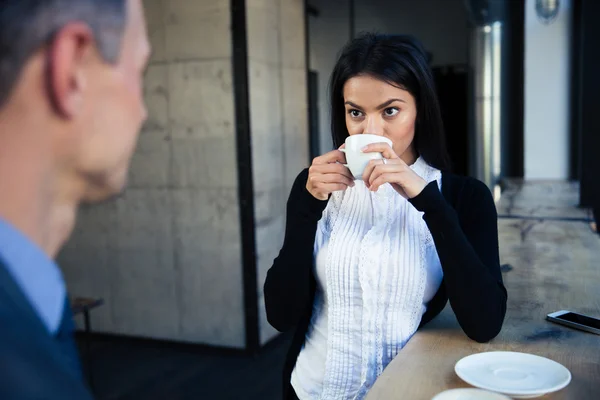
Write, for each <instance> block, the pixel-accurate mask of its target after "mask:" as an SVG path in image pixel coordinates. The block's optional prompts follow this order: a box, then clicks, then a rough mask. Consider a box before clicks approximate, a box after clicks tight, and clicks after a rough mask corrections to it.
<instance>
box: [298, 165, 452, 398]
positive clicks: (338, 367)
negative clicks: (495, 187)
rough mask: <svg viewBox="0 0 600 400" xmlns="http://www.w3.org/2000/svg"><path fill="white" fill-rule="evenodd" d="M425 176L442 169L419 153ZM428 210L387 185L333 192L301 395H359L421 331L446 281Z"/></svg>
mask: <svg viewBox="0 0 600 400" xmlns="http://www.w3.org/2000/svg"><path fill="white" fill-rule="evenodd" d="M411 168H412V169H413V170H414V171H415V172H416V173H417V174H419V175H420V176H421V177H422V178H424V179H425V180H426V181H427V182H432V181H437V182H438V186H439V187H440V188H441V172H440V171H439V170H437V169H435V168H433V167H431V166H429V165H428V164H427V163H426V162H425V161H424V160H423V159H422V158H419V159H417V161H416V162H415V163H414V164H413V165H412V166H411ZM422 216H423V213H422V212H419V211H417V209H416V208H414V207H413V206H412V205H411V204H410V203H409V202H408V201H407V200H406V199H404V198H403V197H402V196H400V195H399V194H398V193H397V192H396V191H395V190H394V189H393V188H392V187H391V186H390V185H389V184H385V185H383V186H381V187H380V188H379V190H378V191H377V192H370V191H369V190H368V189H367V188H366V186H365V184H364V182H362V181H356V185H355V186H354V187H352V188H348V189H347V190H346V191H343V192H335V193H334V194H333V195H332V196H331V198H330V200H329V203H328V204H327V207H326V209H325V211H324V212H323V216H322V218H321V220H320V221H319V223H318V227H317V234H316V240H315V247H314V254H315V269H316V271H315V272H316V274H315V276H316V279H317V291H316V295H315V301H314V305H313V313H312V318H311V322H310V326H309V328H308V331H307V333H306V340H305V344H304V347H303V348H302V350H301V351H300V354H299V355H298V359H297V361H296V366H295V368H294V370H293V372H292V378H291V383H292V386H293V388H294V390H295V392H296V394H297V395H298V397H299V398H300V399H301V400H308V399H310V400H312V399H332V400H333V399H335V400H339V399H362V398H364V397H365V395H366V393H367V391H368V390H369V389H370V388H371V386H372V385H373V383H374V382H375V380H376V379H377V377H378V376H379V375H381V373H382V372H383V370H384V368H385V367H386V366H387V365H388V364H389V362H390V361H391V360H392V359H393V358H394V357H395V356H396V354H398V352H399V351H400V349H402V348H403V347H404V345H405V344H406V343H407V342H408V340H409V339H410V338H411V337H412V335H413V334H414V333H415V332H416V330H417V328H418V326H419V323H420V321H421V317H422V316H423V314H424V313H425V311H426V308H427V303H428V302H429V301H430V300H431V299H432V298H433V296H434V295H435V293H436V292H437V290H438V289H439V287H440V285H441V282H442V277H443V273H442V268H441V265H440V261H439V258H438V255H437V252H436V250H435V246H434V244H433V240H432V237H431V234H430V232H429V229H428V228H427V225H426V224H425V222H424V221H423V218H422Z"/></svg>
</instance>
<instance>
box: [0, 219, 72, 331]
mask: <svg viewBox="0 0 600 400" xmlns="http://www.w3.org/2000/svg"><path fill="white" fill-rule="evenodd" d="M0 258H2V260H3V262H4V264H5V266H6V268H7V270H8V273H9V274H10V275H11V276H12V278H13V279H14V280H15V282H16V283H17V285H18V286H19V288H20V289H21V290H22V291H23V294H24V295H25V297H26V298H27V299H28V300H29V302H30V304H31V306H32V307H33V309H34V310H35V311H36V312H37V315H38V316H39V318H40V319H41V321H42V322H43V323H44V325H45V326H46V328H48V331H49V332H50V333H51V334H55V333H56V332H57V331H58V327H59V325H60V321H61V319H62V313H63V308H64V302H65V299H66V288H65V283H64V280H63V276H62V273H61V271H60V269H59V268H58V265H56V263H55V262H54V261H53V260H51V259H50V258H49V257H48V256H47V255H46V254H45V253H44V252H43V251H42V249H41V248H40V247H39V246H37V245H36V244H35V243H33V242H32V241H31V240H30V239H28V238H27V237H26V236H25V235H24V234H23V233H21V232H20V231H19V230H17V229H16V228H15V227H14V226H12V225H11V224H9V223H8V222H6V221H4V220H2V219H0Z"/></svg>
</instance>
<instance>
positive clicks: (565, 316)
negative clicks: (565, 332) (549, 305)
mask: <svg viewBox="0 0 600 400" xmlns="http://www.w3.org/2000/svg"><path fill="white" fill-rule="evenodd" d="M546 319H547V320H548V321H552V322H556V323H557V324H561V325H565V326H568V327H571V328H575V329H579V330H582V331H586V332H591V333H595V334H596V335H600V319H597V318H592V317H588V316H587V315H582V314H577V313H575V312H572V311H567V310H561V311H557V312H553V313H551V314H548V316H547V317H546Z"/></svg>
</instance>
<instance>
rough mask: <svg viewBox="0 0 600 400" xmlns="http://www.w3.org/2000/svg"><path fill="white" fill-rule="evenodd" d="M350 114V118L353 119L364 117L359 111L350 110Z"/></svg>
mask: <svg viewBox="0 0 600 400" xmlns="http://www.w3.org/2000/svg"><path fill="white" fill-rule="evenodd" d="M348 113H349V114H350V116H351V117H352V118H358V117H360V116H361V115H362V113H361V112H360V111H358V110H350V111H348Z"/></svg>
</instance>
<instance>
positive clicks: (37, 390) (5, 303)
mask: <svg viewBox="0 0 600 400" xmlns="http://www.w3.org/2000/svg"><path fill="white" fill-rule="evenodd" d="M60 346H61V345H60V344H59V343H58V342H57V340H56V338H54V337H53V336H51V335H50V334H49V333H48V330H47V329H46V327H45V326H44V325H43V322H42V321H41V320H40V318H39V317H38V315H37V314H36V312H35V310H34V309H33V307H32V306H31V304H30V303H29V301H28V300H27V299H26V297H25V295H24V294H23V292H22V291H21V289H20V288H19V287H18V286H17V284H16V283H15V282H14V280H13V279H12V277H11V276H10V274H9V273H8V271H7V269H6V267H5V266H4V265H3V264H2V262H1V261H0V399H2V400H40V399H44V400H90V399H92V396H91V394H90V393H89V391H88V389H87V388H86V385H85V384H84V382H83V381H82V378H81V376H80V375H79V374H77V373H75V372H74V371H73V364H74V363H77V362H78V360H71V359H70V358H69V357H68V356H66V355H65V352H64V351H61V347H60Z"/></svg>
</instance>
